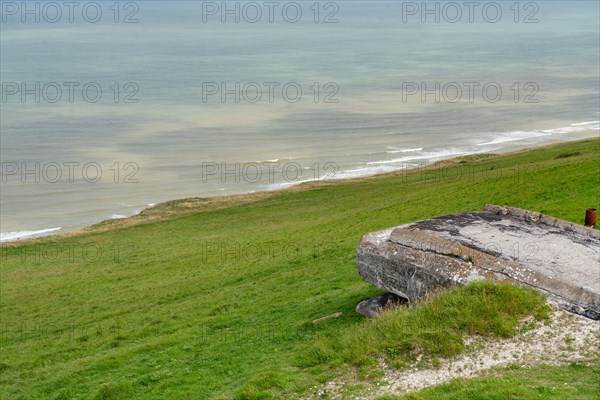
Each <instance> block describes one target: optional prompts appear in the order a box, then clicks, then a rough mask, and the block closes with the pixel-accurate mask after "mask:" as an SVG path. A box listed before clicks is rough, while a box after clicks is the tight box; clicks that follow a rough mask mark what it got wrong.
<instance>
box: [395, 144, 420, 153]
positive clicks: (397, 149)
mask: <svg viewBox="0 0 600 400" xmlns="http://www.w3.org/2000/svg"><path fill="white" fill-rule="evenodd" d="M388 149H391V150H389V151H386V153H387V154H397V153H413V152H415V151H423V148H422V147H417V148H414V149H400V148H398V147H393V146H388Z"/></svg>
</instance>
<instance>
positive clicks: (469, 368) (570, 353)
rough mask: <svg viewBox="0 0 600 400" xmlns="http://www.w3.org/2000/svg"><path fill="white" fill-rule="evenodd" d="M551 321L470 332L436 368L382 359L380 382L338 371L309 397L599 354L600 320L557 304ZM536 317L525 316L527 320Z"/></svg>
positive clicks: (396, 388)
mask: <svg viewBox="0 0 600 400" xmlns="http://www.w3.org/2000/svg"><path fill="white" fill-rule="evenodd" d="M552 307H553V311H552V312H551V314H550V322H549V323H548V324H547V325H545V324H543V323H537V324H536V326H535V327H534V328H533V329H531V330H528V331H526V332H525V333H518V334H516V335H515V336H514V337H512V338H510V339H484V338H481V337H470V338H467V339H466V340H465V345H466V346H465V351H464V352H463V353H462V354H461V355H459V356H457V357H454V358H452V359H441V360H440V361H441V362H440V365H439V367H437V368H434V367H425V368H419V367H418V366H417V365H418V363H419V360H417V361H416V362H415V363H414V364H413V365H411V366H409V367H408V368H406V369H402V370H396V369H394V368H392V367H390V366H389V365H388V364H387V363H386V362H385V361H384V360H383V359H381V360H379V363H378V368H379V369H380V371H381V373H382V374H383V377H382V378H381V379H379V380H378V381H375V382H360V381H358V380H356V378H355V377H347V376H346V377H339V378H336V379H334V380H333V381H330V382H328V383H326V384H324V385H322V386H319V387H315V388H313V390H312V393H313V394H312V395H311V396H309V397H307V400H314V399H321V398H327V399H344V400H346V399H352V400H368V399H375V398H377V397H379V396H383V395H386V394H388V395H398V396H400V395H404V394H407V393H410V392H415V391H418V390H421V389H424V388H426V387H430V386H435V385H439V384H443V383H447V382H449V381H451V380H452V379H454V378H459V377H462V378H473V377H477V376H480V375H482V374H483V373H484V372H487V371H489V370H490V369H492V368H501V367H505V366H508V365H521V366H526V367H533V366H536V365H556V366H557V365H565V364H568V363H571V362H584V363H585V362H587V361H591V360H593V359H594V358H597V357H599V356H600V350H599V346H598V343H600V321H594V320H591V319H588V318H585V317H581V316H579V315H575V314H571V313H568V312H566V311H563V310H560V309H558V307H557V306H556V305H554V304H552ZM531 322H532V319H527V320H524V321H522V324H521V326H526V325H528V324H530V323H531ZM357 384H362V385H363V386H365V388H364V389H363V390H360V391H358V392H356V390H352V393H348V391H347V390H346V388H347V387H348V386H350V385H352V386H354V385H357Z"/></svg>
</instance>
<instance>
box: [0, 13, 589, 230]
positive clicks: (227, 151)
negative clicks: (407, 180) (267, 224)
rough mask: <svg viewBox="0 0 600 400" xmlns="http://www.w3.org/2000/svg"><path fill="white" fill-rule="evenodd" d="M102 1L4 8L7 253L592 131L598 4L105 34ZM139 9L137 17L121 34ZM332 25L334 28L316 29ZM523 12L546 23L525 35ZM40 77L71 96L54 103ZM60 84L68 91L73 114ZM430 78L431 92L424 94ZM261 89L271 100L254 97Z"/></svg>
mask: <svg viewBox="0 0 600 400" xmlns="http://www.w3.org/2000/svg"><path fill="white" fill-rule="evenodd" d="M247 3H248V2H242V3H240V9H241V8H242V7H243V6H244V5H245V4H247ZM28 4H33V2H30V3H28ZM40 4H41V6H40V7H43V5H44V4H45V3H40ZM100 4H101V5H102V11H103V17H102V18H101V19H100V20H99V21H98V22H96V23H90V22H87V21H85V19H84V18H82V16H81V14H78V13H75V14H74V22H73V23H70V22H69V21H68V20H67V18H66V17H64V18H62V19H61V20H59V21H58V22H57V23H49V22H47V21H45V20H44V18H43V17H44V15H42V16H41V18H40V22H39V23H36V22H35V21H34V20H32V19H31V17H29V18H30V19H28V20H26V21H25V23H23V22H21V19H20V17H21V15H20V14H19V12H17V13H16V14H15V15H13V14H11V13H8V15H7V13H6V9H5V8H3V18H6V22H4V19H3V22H2V25H1V38H0V44H1V47H0V60H1V61H0V67H1V68H0V78H1V81H2V85H3V86H2V89H3V93H2V103H0V105H1V107H2V110H1V117H2V118H1V119H0V129H1V138H0V144H1V150H0V156H1V159H2V163H3V165H2V172H3V175H2V190H1V194H0V201H1V229H0V230H1V232H2V240H13V239H16V238H19V237H26V236H27V235H34V234H35V233H36V232H38V233H40V234H46V233H56V232H61V231H66V230H72V229H77V228H80V227H83V226H86V225H89V224H92V223H95V222H98V221H101V220H104V219H109V218H119V217H123V216H129V215H133V214H135V213H137V212H139V211H140V210H142V209H143V208H145V207H147V206H148V205H149V204H154V203H158V202H161V201H166V200H170V199H175V198H182V197H192V196H215V195H227V194H234V193H246V192H252V191H259V190H271V189H277V188H280V187H286V186H290V185H293V184H297V183H300V182H303V181H306V180H311V179H315V178H317V179H341V178H346V177H355V176H366V175H371V174H374V173H380V172H386V171H391V170H397V169H401V168H404V167H406V166H411V165H415V164H418V163H426V162H431V161H436V160H439V159H443V158H448V157H452V156H456V155H462V154H470V153H476V152H500V151H508V150H513V149H518V148H523V147H527V146H531V145H536V144H539V143H548V142H554V141H563V140H570V139H578V138H583V137H591V136H598V125H599V123H598V120H600V110H599V107H600V96H599V92H600V86H599V80H600V78H599V76H600V70H599V68H600V66H599V57H600V54H599V49H600V43H599V36H600V27H599V17H600V12H599V5H598V2H595V1H582V2H568V3H566V2H552V1H539V2H520V3H517V8H518V9H519V11H520V12H519V15H518V18H517V19H518V21H519V22H518V23H516V22H515V14H514V9H515V5H514V4H515V2H513V1H510V2H496V3H494V4H499V5H500V7H501V10H502V12H503V16H502V17H501V18H500V19H499V21H498V22H496V23H491V22H488V21H486V19H485V18H484V16H483V14H482V12H477V11H476V12H475V13H474V21H473V22H470V21H469V20H468V18H466V16H464V15H463V17H464V18H462V19H461V20H459V21H458V22H456V23H451V22H450V21H448V19H449V18H448V17H452V16H451V15H445V17H446V18H445V19H444V18H443V17H444V15H442V16H441V18H440V22H439V23H436V22H435V21H434V20H433V17H431V16H428V17H427V18H428V19H427V20H426V21H425V22H422V20H421V15H420V14H416V15H409V14H407V11H408V10H407V9H406V7H407V4H408V3H407V2H404V3H403V2H384V1H364V2H360V1H338V2H317V3H316V4H317V8H318V9H319V11H320V13H319V16H318V18H317V19H318V23H315V22H314V17H315V14H314V9H315V2H313V1H311V2H296V3H295V4H298V5H299V7H300V10H301V11H302V12H303V17H302V18H301V19H300V21H299V22H297V23H291V22H287V21H286V20H285V18H284V17H283V14H281V13H277V12H275V14H274V22H273V23H271V22H269V20H268V18H267V17H266V16H265V15H263V18H261V19H260V20H259V22H258V23H250V22H248V21H247V20H245V19H244V15H241V17H240V22H239V23H236V22H235V21H234V19H233V17H231V16H229V17H227V18H228V19H227V20H226V22H225V23H222V22H221V21H220V17H221V16H220V14H219V13H217V14H216V15H206V14H205V17H206V22H204V21H203V7H207V4H208V3H207V2H199V1H198V2H194V1H185V2H178V1H169V2H166V1H151V2H135V3H132V4H133V5H135V7H134V6H131V8H127V9H125V7H126V6H127V7H130V6H128V5H127V4H128V3H125V2H124V3H121V7H122V9H121V10H120V14H119V16H118V21H119V23H115V22H114V14H113V10H111V9H110V8H109V7H111V5H112V4H113V3H112V2H106V3H100ZM216 4H217V5H219V4H220V2H218V3H216ZM256 4H259V5H260V4H262V2H258V3H256ZM281 4H282V7H283V4H285V2H281ZM416 4H417V5H420V4H421V2H418V3H416ZM428 4H430V5H431V6H432V7H435V4H436V3H435V2H428ZM447 4H448V2H441V3H439V7H440V9H441V8H442V7H444V6H445V5H447ZM455 4H459V5H461V4H462V2H457V3H455ZM481 4H482V7H483V5H486V4H490V2H481ZM528 4H535V8H530V7H531V6H530V5H528ZM229 5H230V6H231V7H233V6H234V2H229ZM3 7H5V6H3ZM32 7H33V6H32ZM311 7H312V8H311ZM511 7H512V8H511ZM40 9H41V8H40ZM403 10H404V14H403ZM63 11H64V10H63ZM205 11H206V9H205ZM264 11H265V10H264V9H263V12H264ZM334 11H335V12H334ZM462 11H463V12H465V13H466V12H467V10H466V9H465V8H463V9H462ZM11 12H12V11H11ZM131 12H134V15H133V18H135V19H138V20H139V21H138V22H137V23H124V22H123V19H124V18H125V17H126V15H127V14H128V13H131ZM332 12H334V13H333V15H332V16H331V17H330V18H329V19H330V20H333V19H337V20H338V22H337V23H326V22H324V20H325V19H326V17H327V16H328V15H329V14H331V13H332ZM532 12H534V13H533V17H531V18H535V19H537V20H538V22H537V23H529V22H531V21H528V23H525V20H526V19H527V18H529V16H530V14H532ZM253 15H254V14H248V15H245V17H247V18H246V19H248V18H252V16H253ZM291 16H292V17H293V15H292V14H286V17H287V18H288V19H290V17H291ZM46 17H48V15H46ZM88 17H89V15H88ZM486 17H489V15H486ZM403 18H405V19H406V22H403ZM531 18H530V19H531ZM488 19H489V18H488ZM35 82H39V83H40V88H43V87H45V88H46V90H47V91H46V92H43V90H42V89H40V91H39V94H40V96H39V97H40V101H39V102H36V101H35V94H29V95H27V96H25V99H24V102H23V99H22V97H21V93H16V94H10V93H12V92H11V91H14V90H15V86H14V85H13V84H17V85H20V84H21V83H26V84H27V85H28V86H27V87H28V88H30V89H31V88H35ZM51 82H55V83H56V84H57V85H59V86H61V87H62V90H63V92H62V96H61V97H60V99H59V100H58V101H57V102H56V103H51V102H50V101H49V100H53V99H54V97H56V96H55V95H56V93H57V92H56V91H55V86H53V85H48V84H49V83H51ZM67 82H74V83H77V84H79V86H78V87H77V88H78V89H76V90H74V92H73V93H74V95H73V99H72V101H69V98H68V91H67V90H66V89H65V88H66V86H65V83H67ZM236 82H238V83H239V85H240V89H241V88H243V87H244V86H246V88H247V91H246V92H243V93H240V92H239V91H238V96H239V97H240V99H239V102H236V101H235V95H234V94H229V95H227V96H226V97H225V101H224V102H223V100H222V98H221V87H220V86H221V85H222V84H225V85H226V88H229V89H232V88H235V83H236ZM269 82H271V83H272V84H271V85H273V87H275V88H276V89H274V92H273V96H272V97H273V98H272V99H269V90H268V87H269V86H265V83H269ZM436 82H437V83H439V85H440V90H438V91H436V90H435V88H436ZM90 83H94V86H93V87H92V89H93V88H94V87H100V88H101V89H102V96H101V97H100V98H99V100H98V102H91V101H90V100H91V99H92V100H93V97H94V91H93V90H92V91H91V95H90V96H89V97H88V98H84V96H83V95H82V93H81V90H80V89H79V88H81V87H82V86H83V85H85V84H90ZM115 83H118V87H119V90H118V96H117V97H115V94H116V86H114V84H115ZM250 83H251V84H250ZM249 84H250V85H249ZM286 84H287V85H288V88H289V89H290V90H289V91H288V92H287V94H288V97H287V101H286V98H285V95H284V93H283V92H282V88H283V86H284V85H286ZM422 84H423V85H425V89H430V90H431V89H434V92H436V94H437V98H436V97H435V96H436V94H434V93H430V94H428V95H426V96H425V97H424V98H422V94H423V92H422V91H421V85H422ZM207 85H208V86H207ZM215 85H216V86H215ZM485 85H488V86H487V87H488V88H489V91H488V92H487V97H486V96H484V95H483V93H482V91H481V90H482V87H484V86H485ZM257 86H258V87H260V88H261V90H262V97H261V99H260V100H259V101H256V102H251V101H252V100H254V99H255V98H256V97H257V94H258V92H256V90H255V89H256V87H257ZM17 87H18V89H19V90H20V89H21V87H20V86H17ZM215 87H216V88H217V89H218V90H219V92H217V93H216V94H214V95H209V94H207V93H209V92H210V90H214V89H215ZM297 87H300V88H301V89H302V96H300V97H299V96H296V93H297V92H295V89H296V88H297ZM317 87H318V98H315V96H316V93H317ZM444 87H445V88H446V90H444V89H443V88H444ZM457 87H458V88H460V90H462V96H460V98H458V100H457V101H454V100H455V99H456V98H457V95H458V92H457ZM469 87H474V88H475V89H473V96H472V97H471V96H470V94H469ZM415 88H419V89H418V90H415ZM496 88H500V89H501V90H502V96H501V98H499V100H498V101H496V99H495V95H496V91H495V90H496ZM209 89H210V90H209ZM34 92H35V90H34ZM516 93H518V99H516V98H515V94H516ZM88 94H89V93H88ZM244 95H245V96H244ZM128 96H129V97H128ZM115 99H116V100H117V102H115ZM315 99H316V100H317V101H315ZM515 99H516V101H515ZM136 100H137V102H136ZM292 100H294V101H295V100H298V101H296V102H292ZM492 100H493V101H492ZM132 101H133V102H132ZM275 160H276V161H275ZM36 163H38V164H37V165H39V168H38V167H37V166H36ZM238 163H239V164H238ZM57 166H58V168H57ZM84 167H85V168H84ZM25 170H28V171H30V172H29V173H24V171H25ZM57 171H58V172H60V173H61V176H60V178H58V177H57V176H58V175H57V173H58V172H57ZM228 171H231V172H228ZM97 172H101V177H99V176H98V179H96V176H97V175H98V174H97ZM258 172H260V176H259V174H258ZM69 173H72V176H69ZM71 178H72V179H71ZM86 179H87V180H86ZM36 180H37V182H36ZM57 228H60V229H57ZM50 229H54V230H53V231H49V230H50ZM40 231H43V232H40Z"/></svg>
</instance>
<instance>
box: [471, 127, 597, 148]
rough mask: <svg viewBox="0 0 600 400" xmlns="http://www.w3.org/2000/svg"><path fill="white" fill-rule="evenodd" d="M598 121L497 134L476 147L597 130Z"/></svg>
mask: <svg viewBox="0 0 600 400" xmlns="http://www.w3.org/2000/svg"><path fill="white" fill-rule="evenodd" d="M599 129H600V121H587V122H578V123H576V124H571V125H570V126H564V127H562V128H554V129H542V130H533V131H513V132H502V133H498V134H497V135H498V136H496V137H495V138H494V139H492V140H491V141H489V142H485V143H478V144H477V145H478V146H488V145H493V144H499V143H507V142H516V141H519V140H526V139H535V138H538V137H542V136H550V135H555V134H565V133H573V132H583V131H587V130H599Z"/></svg>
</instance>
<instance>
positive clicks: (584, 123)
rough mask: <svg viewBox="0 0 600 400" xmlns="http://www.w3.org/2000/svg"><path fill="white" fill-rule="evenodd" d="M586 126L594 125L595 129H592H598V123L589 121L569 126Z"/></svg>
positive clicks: (599, 124)
mask: <svg viewBox="0 0 600 400" xmlns="http://www.w3.org/2000/svg"><path fill="white" fill-rule="evenodd" d="M586 125H596V127H595V128H592V129H598V126H600V121H589V122H580V123H578V124H571V126H586Z"/></svg>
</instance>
